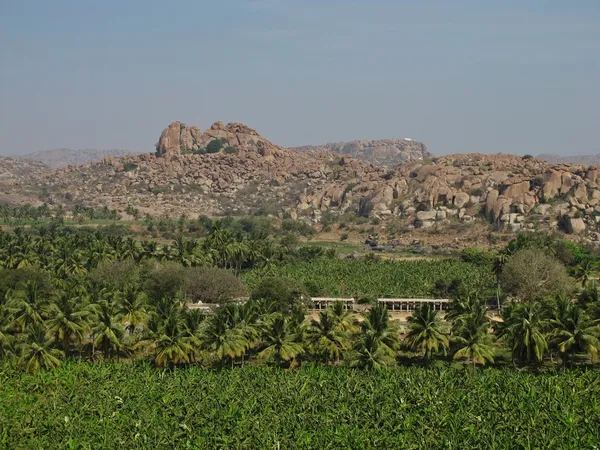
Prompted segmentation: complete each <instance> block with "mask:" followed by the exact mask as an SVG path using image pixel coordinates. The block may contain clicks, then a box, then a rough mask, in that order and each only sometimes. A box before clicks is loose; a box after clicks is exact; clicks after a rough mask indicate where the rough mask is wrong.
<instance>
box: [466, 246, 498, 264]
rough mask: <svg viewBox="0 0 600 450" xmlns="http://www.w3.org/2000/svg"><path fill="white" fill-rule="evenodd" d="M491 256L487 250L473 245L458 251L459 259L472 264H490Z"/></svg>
mask: <svg viewBox="0 0 600 450" xmlns="http://www.w3.org/2000/svg"><path fill="white" fill-rule="evenodd" d="M492 258H493V256H492V255H491V254H490V253H489V252H486V251H485V250H481V249H479V248H475V247H468V248H465V249H463V250H462V251H461V252H460V259H462V260H463V261H465V262H468V263H472V264H478V265H485V264H490V263H491V262H492Z"/></svg>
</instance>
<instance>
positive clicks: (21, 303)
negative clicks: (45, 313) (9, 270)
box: [7, 280, 48, 332]
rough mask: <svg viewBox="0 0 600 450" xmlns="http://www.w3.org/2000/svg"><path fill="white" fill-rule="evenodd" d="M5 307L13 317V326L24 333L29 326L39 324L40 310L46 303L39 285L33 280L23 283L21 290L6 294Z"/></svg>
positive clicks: (41, 319) (40, 319) (40, 318)
mask: <svg viewBox="0 0 600 450" xmlns="http://www.w3.org/2000/svg"><path fill="white" fill-rule="evenodd" d="M7 295H8V298H9V300H8V302H7V307H8V309H9V311H10V312H11V313H12V315H13V325H14V326H16V327H17V328H18V329H19V330H20V331H22V332H23V331H25V330H26V329H27V328H28V327H29V326H30V325H35V324H41V323H42V322H43V318H42V315H41V312H42V308H43V307H44V306H45V305H46V303H47V300H48V299H47V298H46V297H45V295H44V292H43V291H42V289H41V287H40V285H39V284H38V283H37V282H36V281H33V280H28V281H26V282H25V284H24V286H23V288H22V289H18V290H16V291H12V292H10V293H7Z"/></svg>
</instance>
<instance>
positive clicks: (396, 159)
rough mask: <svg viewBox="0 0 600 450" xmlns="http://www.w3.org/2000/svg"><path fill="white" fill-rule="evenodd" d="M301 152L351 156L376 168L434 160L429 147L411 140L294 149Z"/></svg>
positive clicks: (345, 143)
mask: <svg viewBox="0 0 600 450" xmlns="http://www.w3.org/2000/svg"><path fill="white" fill-rule="evenodd" d="M291 150H295V151H299V152H315V151H330V152H336V153H341V154H343V155H349V156H352V157H353V158H357V159H361V160H363V161H367V162H369V163H371V164H374V165H376V166H381V167H386V168H390V167H393V166H395V165H397V164H401V163H404V162H408V161H422V160H426V159H430V158H433V154H432V153H430V152H429V150H427V146H426V145H425V144H423V143H421V142H417V141H414V140H412V139H409V138H405V139H380V140H364V141H350V142H333V143H329V144H324V145H308V146H304V147H294V148H292V149H291Z"/></svg>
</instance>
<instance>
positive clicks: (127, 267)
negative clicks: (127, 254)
mask: <svg viewBox="0 0 600 450" xmlns="http://www.w3.org/2000/svg"><path fill="white" fill-rule="evenodd" d="M89 277H90V279H91V280H92V281H93V282H95V283H98V284H100V285H101V286H107V287H109V286H110V287H114V288H122V287H125V286H137V285H138V284H139V282H140V270H139V266H138V264H136V263H135V262H134V261H133V260H124V261H118V260H117V261H110V260H105V261H101V262H100V263H99V264H98V267H96V268H95V269H94V270H92V271H91V272H90V274H89Z"/></svg>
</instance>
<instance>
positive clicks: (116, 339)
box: [92, 300, 126, 359]
mask: <svg viewBox="0 0 600 450" xmlns="http://www.w3.org/2000/svg"><path fill="white" fill-rule="evenodd" d="M93 308H94V313H95V314H94V322H95V324H94V326H93V327H92V335H93V336H94V338H93V348H92V357H93V356H94V353H95V349H96V348H100V349H101V350H102V354H103V356H104V358H105V359H107V358H108V357H109V356H110V354H111V353H113V354H114V353H117V352H120V351H122V350H125V349H126V346H125V343H124V341H123V339H124V337H125V328H124V327H123V323H122V318H123V316H122V315H121V314H120V313H119V310H118V308H117V305H115V304H114V303H113V302H110V301H108V300H101V301H100V302H99V303H97V304H95V305H94V306H93Z"/></svg>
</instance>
